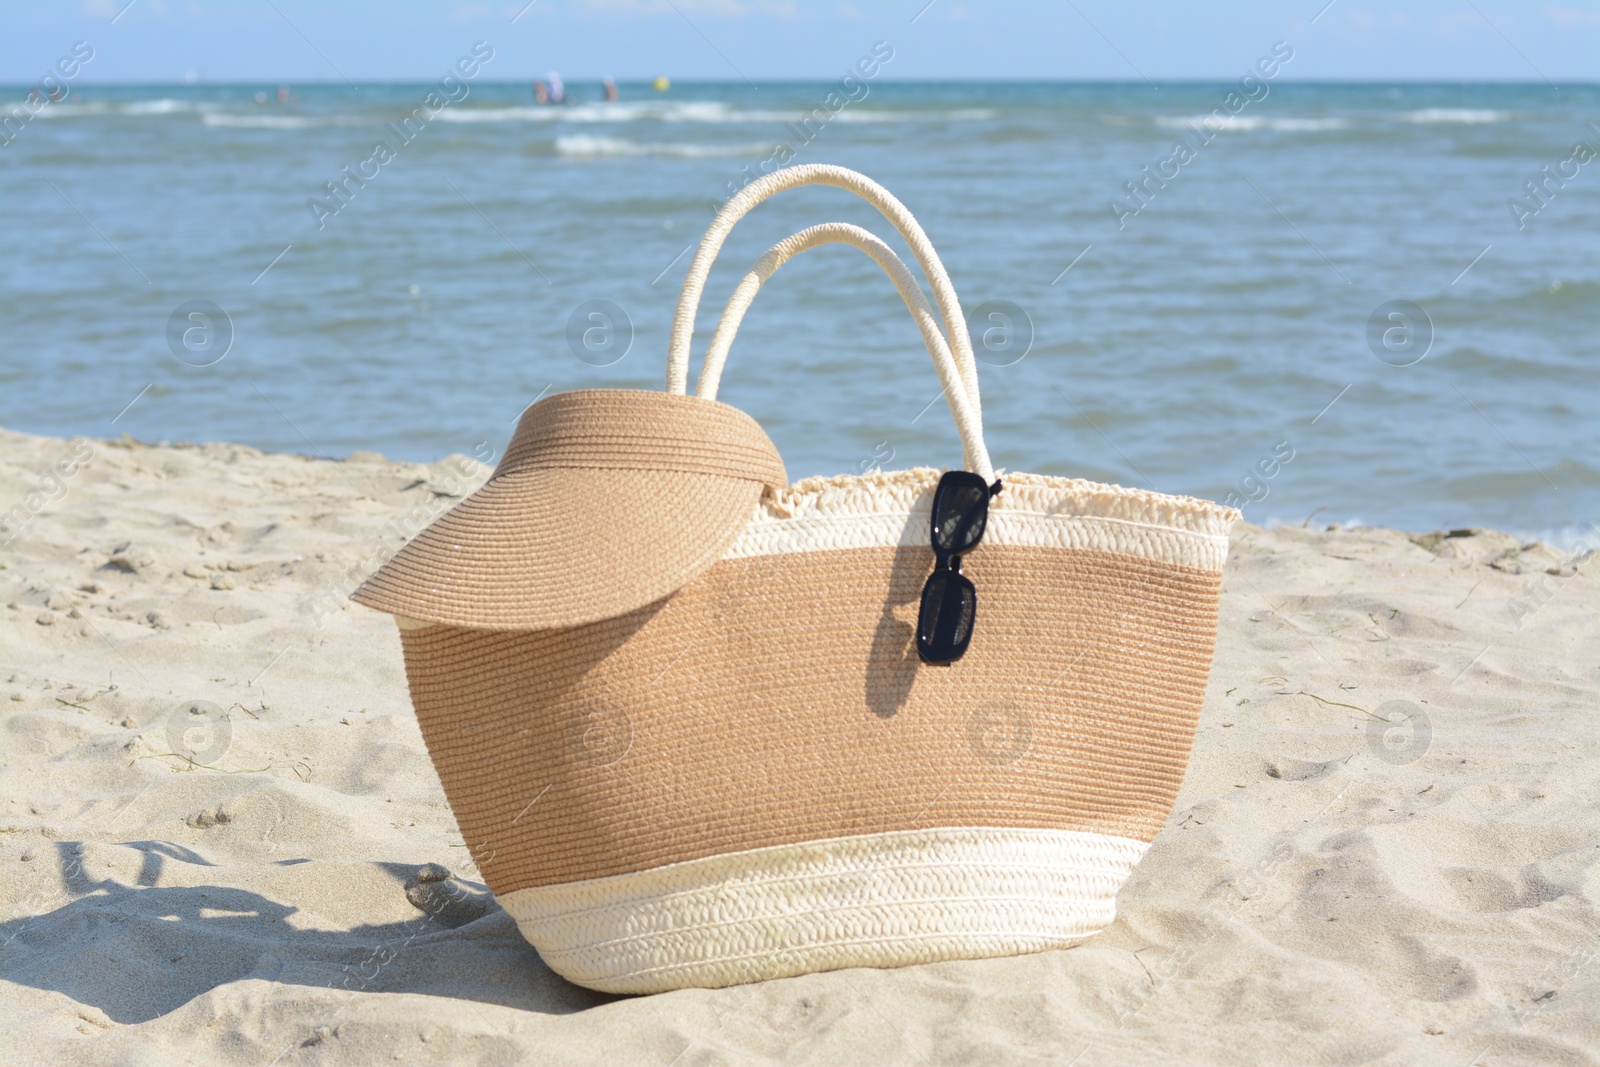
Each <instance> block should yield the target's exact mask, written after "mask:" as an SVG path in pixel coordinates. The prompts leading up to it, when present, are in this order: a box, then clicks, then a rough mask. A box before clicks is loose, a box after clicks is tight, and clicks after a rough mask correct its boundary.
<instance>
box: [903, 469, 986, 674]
mask: <svg viewBox="0 0 1600 1067" xmlns="http://www.w3.org/2000/svg"><path fill="white" fill-rule="evenodd" d="M1000 489H1001V485H1000V480H999V479H995V483H994V484H993V485H989V484H988V483H986V482H985V481H984V480H983V479H982V478H980V477H979V476H978V475H976V474H973V473H972V472H971V471H946V472H945V473H944V476H943V477H941V478H940V479H939V487H938V488H937V489H935V490H934V492H933V535H932V540H933V573H932V574H930V575H928V581H927V584H926V585H924V586H923V587H922V607H921V610H919V611H918V613H917V655H919V656H921V657H922V660H923V662H925V663H936V664H944V663H954V662H955V661H956V660H958V659H960V658H961V657H962V655H963V654H964V653H965V652H966V651H967V645H968V644H970V643H971V641H972V623H973V620H974V619H975V618H976V617H977V614H978V590H977V589H976V588H975V587H974V586H973V584H972V582H971V580H970V579H968V578H967V576H966V575H964V574H962V573H961V557H962V556H963V555H964V554H966V553H968V552H970V551H972V550H973V549H974V548H976V547H977V545H978V542H979V541H981V540H983V530H984V527H986V526H988V525H989V498H990V497H992V496H994V495H995V494H996V493H998V492H1000Z"/></svg>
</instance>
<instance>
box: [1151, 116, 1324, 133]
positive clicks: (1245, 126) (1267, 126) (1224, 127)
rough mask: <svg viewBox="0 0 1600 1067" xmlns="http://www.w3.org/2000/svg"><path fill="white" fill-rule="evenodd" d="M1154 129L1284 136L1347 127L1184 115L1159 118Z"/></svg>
mask: <svg viewBox="0 0 1600 1067" xmlns="http://www.w3.org/2000/svg"><path fill="white" fill-rule="evenodd" d="M1156 125H1157V126H1165V127H1167V128H1169V129H1170V128H1177V127H1183V128H1187V127H1191V126H1199V127H1200V128H1201V129H1205V130H1216V131H1220V132H1222V133H1248V132H1249V131H1251V130H1280V131H1283V132H1285V133H1311V132H1315V131H1317V130H1342V129H1344V128H1345V127H1346V126H1348V125H1350V123H1349V121H1348V120H1346V119H1339V118H1321V119H1310V118H1294V117H1288V116H1285V117H1281V118H1274V117H1270V116H1267V115H1229V116H1228V117H1227V119H1226V120H1225V121H1223V122H1222V123H1221V124H1220V125H1219V124H1218V121H1217V117H1216V116H1215V115H1209V114H1207V115H1187V116H1172V115H1161V116H1157V118H1156Z"/></svg>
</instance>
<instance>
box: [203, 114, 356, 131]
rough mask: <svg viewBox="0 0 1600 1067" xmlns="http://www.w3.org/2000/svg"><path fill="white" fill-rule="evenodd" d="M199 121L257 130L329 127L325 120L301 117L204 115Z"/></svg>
mask: <svg viewBox="0 0 1600 1067" xmlns="http://www.w3.org/2000/svg"><path fill="white" fill-rule="evenodd" d="M200 121H201V122H203V123H205V124H206V125H207V126H233V127H238V128H240V129H258V130H299V129H304V128H305V127H307V126H326V125H330V123H329V122H328V121H326V120H324V121H318V120H316V119H309V118H305V117H304V116H301V115H204V116H202V117H201V119H200Z"/></svg>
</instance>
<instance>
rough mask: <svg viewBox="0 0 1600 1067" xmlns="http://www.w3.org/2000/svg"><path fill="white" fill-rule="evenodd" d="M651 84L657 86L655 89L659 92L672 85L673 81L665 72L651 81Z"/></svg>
mask: <svg viewBox="0 0 1600 1067" xmlns="http://www.w3.org/2000/svg"><path fill="white" fill-rule="evenodd" d="M650 84H651V85H652V86H653V87H654V88H655V91H656V92H658V93H664V92H666V91H667V90H668V89H669V88H671V87H672V82H671V81H670V80H669V79H668V78H667V76H666V75H665V74H663V75H661V76H660V77H658V78H656V80H655V81H653V82H651V83H650Z"/></svg>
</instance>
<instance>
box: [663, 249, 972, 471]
mask: <svg viewBox="0 0 1600 1067" xmlns="http://www.w3.org/2000/svg"><path fill="white" fill-rule="evenodd" d="M823 244H849V245H854V246H855V247H857V248H859V249H861V250H862V251H863V252H865V253H867V255H869V256H871V257H872V258H873V260H875V261H876V262H877V264H878V266H880V267H882V268H883V271H884V273H885V274H887V275H889V278H890V280H892V281H893V282H894V285H895V288H896V289H898V290H900V297H901V299H903V300H904V301H905V302H906V307H907V309H909V310H910V312H911V317H912V318H913V319H915V320H916V323H917V328H918V329H919V330H921V331H922V340H923V343H924V344H926V345H927V346H928V354H929V355H930V356H932V357H933V365H934V368H935V369H936V370H937V371H938V372H939V381H940V384H942V385H943V386H944V395H945V398H946V399H947V400H948V401H949V403H950V413H951V415H953V416H954V417H955V422H956V430H957V432H958V433H960V435H961V447H962V452H963V454H964V455H965V461H966V466H967V469H968V470H971V471H976V472H977V473H978V474H980V475H982V477H983V480H984V481H986V482H992V481H994V480H995V479H994V468H993V467H992V466H991V465H990V462H989V451H988V449H987V448H985V447H984V443H983V427H982V426H981V425H980V424H979V422H978V419H977V412H976V410H975V409H976V405H975V404H974V403H973V402H972V400H971V398H970V397H969V396H968V394H967V389H966V384H965V382H964V381H963V380H962V377H961V373H960V370H959V369H958V367H957V366H956V362H955V359H954V358H953V357H952V356H951V354H950V346H949V345H948V344H947V343H946V342H945V338H944V334H942V333H941V332H940V331H939V321H938V319H936V318H935V317H934V314H933V308H932V307H930V306H929V305H928V298H927V297H925V296H923V295H922V289H921V287H920V286H918V285H917V280H916V278H915V277H914V276H913V275H912V273H911V271H910V269H909V268H907V267H906V265H905V263H904V262H902V261H901V259H900V257H899V256H897V255H895V253H894V249H892V248H890V247H889V246H888V245H886V244H884V243H883V241H882V240H880V239H879V238H878V237H877V235H876V234H873V233H872V232H871V231H869V230H864V229H862V228H861V227H860V226H855V225H852V224H851V223H848V222H827V223H823V224H822V225H820V226H812V227H810V228H809V229H804V230H801V231H800V232H799V233H797V234H794V235H793V236H790V237H786V238H784V239H783V240H782V241H779V242H778V243H777V244H775V245H773V246H772V247H771V248H770V249H768V250H767V252H766V254H765V255H763V256H762V257H761V258H760V259H758V260H756V262H755V265H754V266H752V267H751V268H750V270H749V272H748V273H747V274H745V276H744V277H743V278H742V279H740V281H739V284H738V286H736V287H735V288H734V290H733V295H732V296H731V297H729V298H728V306H727V307H726V308H725V309H724V310H723V312H722V319H721V321H719V322H718V323H717V332H716V334H715V335H713V336H712V338H711V348H710V349H709V350H707V352H706V358H705V361H704V362H703V363H702V364H701V366H700V383H699V387H698V388H697V389H696V390H695V395H697V396H700V397H702V398H704V399H706V400H715V399H716V398H717V386H718V385H719V384H720V383H721V380H722V368H723V366H724V364H725V363H726V362H727V359H728V349H729V348H730V347H732V345H733V338H734V335H735V334H737V333H738V332H739V325H740V323H742V322H743V321H744V315H745V312H746V311H748V310H749V309H750V303H751V301H753V300H754V299H755V297H756V293H757V292H759V291H760V289H761V286H762V284H763V283H765V282H766V280H767V279H768V278H770V277H772V275H773V274H775V273H776V272H777V270H778V268H779V267H781V266H783V265H784V264H785V263H787V262H788V261H789V260H790V259H792V258H794V257H795V256H797V255H799V254H800V253H801V252H804V251H806V250H807V249H809V248H815V247H817V246H818V245H823Z"/></svg>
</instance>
